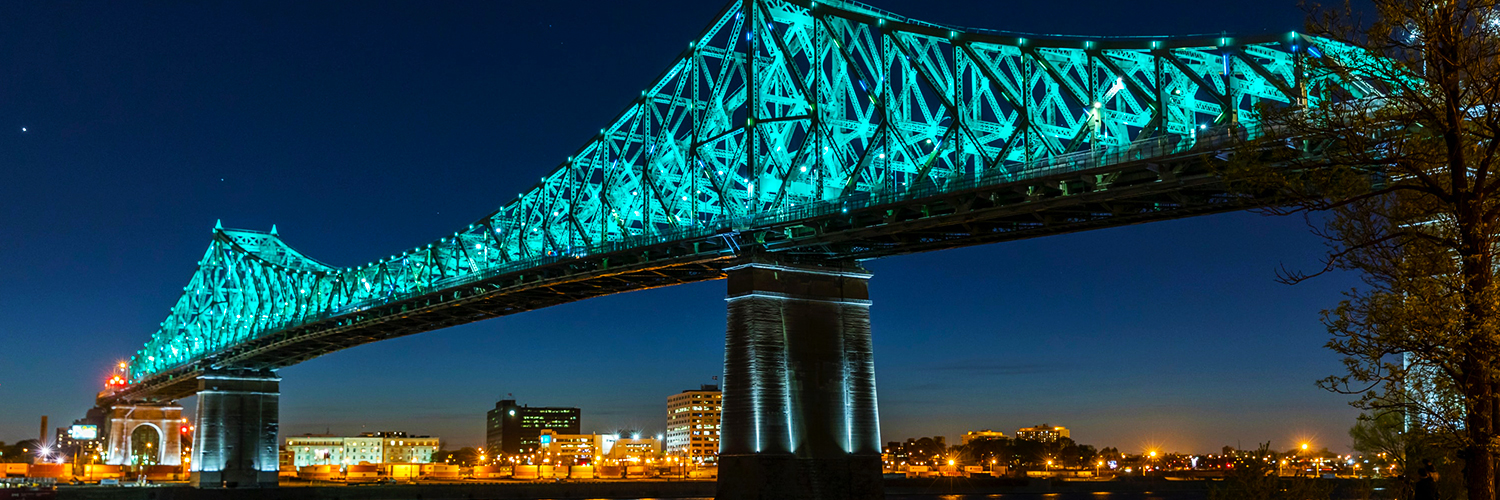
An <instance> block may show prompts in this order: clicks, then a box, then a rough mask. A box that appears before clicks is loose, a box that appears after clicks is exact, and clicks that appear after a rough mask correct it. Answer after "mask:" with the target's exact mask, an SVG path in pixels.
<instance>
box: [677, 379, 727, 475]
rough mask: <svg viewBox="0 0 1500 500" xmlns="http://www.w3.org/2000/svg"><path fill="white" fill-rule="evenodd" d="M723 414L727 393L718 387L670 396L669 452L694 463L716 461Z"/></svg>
mask: <svg viewBox="0 0 1500 500" xmlns="http://www.w3.org/2000/svg"><path fill="white" fill-rule="evenodd" d="M723 411H724V394H723V393H722V392H720V391H719V386H717V385H704V386H701V387H699V388H698V390H686V391H682V392H681V393H679V394H673V395H671V396H668V397H667V434H666V453H667V454H668V455H672V456H677V457H686V458H688V459H690V460H693V461H695V462H705V463H706V462H717V461H718V457H719V416H720V415H721V414H722V413H723Z"/></svg>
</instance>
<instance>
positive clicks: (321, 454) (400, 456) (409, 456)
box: [286, 432, 439, 467]
mask: <svg viewBox="0 0 1500 500" xmlns="http://www.w3.org/2000/svg"><path fill="white" fill-rule="evenodd" d="M438 447H439V440H438V438H435V437H431V436H412V435H408V434H407V433H405V432H365V433H361V434H360V435H358V436H351V437H341V436H333V435H328V434H323V435H317V434H308V435H303V436H296V437H289V438H286V452H287V453H288V454H289V455H291V462H292V465H293V466H295V467H304V466H308V465H340V466H342V465H360V464H392V463H394V464H425V463H432V454H433V453H437V451H438Z"/></svg>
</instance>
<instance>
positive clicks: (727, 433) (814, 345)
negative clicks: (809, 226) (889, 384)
mask: <svg viewBox="0 0 1500 500" xmlns="http://www.w3.org/2000/svg"><path fill="white" fill-rule="evenodd" d="M727 271H728V274H729V280H728V281H729V297H728V303H729V314H728V323H729V324H728V329H727V333H726V335H725V353H724V411H723V415H722V418H723V421H722V424H723V429H721V432H720V436H719V437H720V449H719V483H718V495H717V498H718V500H740V499H778V500H781V499H809V500H811V499H818V500H823V499H840V500H842V499H880V498H884V497H885V493H884V491H883V489H882V488H883V486H882V482H881V462H880V419H879V416H878V415H877V412H876V406H875V365H874V358H873V356H872V347H871V340H870V294H869V289H868V282H869V279H870V276H871V275H870V273H869V271H866V270H865V269H863V268H861V267H859V266H858V265H857V264H855V263H853V262H819V263H813V264H811V265H810V264H808V263H805V262H799V263H790V262H781V261H776V260H771V259H766V258H756V259H753V260H751V261H749V262H747V263H745V264H742V265H738V266H735V267H731V268H729V269H727Z"/></svg>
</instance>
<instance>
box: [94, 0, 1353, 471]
mask: <svg viewBox="0 0 1500 500" xmlns="http://www.w3.org/2000/svg"><path fill="white" fill-rule="evenodd" d="M1346 53H1348V49H1347V48H1346V47H1345V46H1344V45H1342V44H1339V43H1337V42H1333V41H1329V40H1324V39H1319V38H1314V37H1308V36H1305V35H1300V34H1297V33H1283V34H1277V35H1268V36H1255V37H1234V36H1223V35H1203V36H1181V37H1136V38H1112V37H1086V36H1043V35H1032V34H1023V33H1010V32H999V31H993V30H983V29H970V28H961V27H954V26H944V25H939V24H933V23H927V22H923V21H918V20H915V19H911V18H906V17H903V16H899V15H895V14H891V13H887V12H884V11H880V10H878V9H875V8H873V7H869V6H866V5H862V4H858V3H854V2H850V1H831V2H813V1H809V0H742V1H734V2H732V3H730V4H729V5H727V6H726V7H725V8H724V10H723V11H722V12H721V13H720V14H719V15H718V16H717V17H716V18H714V19H713V21H712V23H711V24H710V25H709V27H708V28H707V29H705V30H704V31H703V33H702V35H701V36H699V37H698V38H695V39H694V40H692V41H691V42H689V43H686V44H685V49H684V51H683V52H682V54H681V57H679V58H678V59H677V60H676V62H675V63H674V64H673V65H672V66H671V67H669V68H668V69H667V70H666V71H664V72H663V73H662V74H661V76H660V77H658V78H657V79H656V80H655V81H654V82H652V83H651V84H650V86H649V87H647V88H646V89H645V90H643V91H642V92H641V94H640V97H639V98H637V99H636V100H635V101H634V102H632V103H631V104H630V105H629V106H627V107H626V109H625V110H624V111H623V112H621V113H620V115H618V117H617V118H615V119H614V120H613V121H611V122H610V123H608V124H607V125H606V126H605V127H603V128H601V129H600V130H599V133H598V134H596V135H595V136H594V137H592V138H590V139H589V140H588V141H587V143H586V144H584V146H583V147H581V148H580V149H578V150H577V151H575V152H574V153H573V154H572V155H571V156H568V157H567V158H566V160H565V161H563V162H562V163H561V164H559V165H557V166H556V167H555V168H554V169H553V170H552V171H551V172H549V173H547V174H545V175H543V176H541V177H540V180H539V182H538V183H537V184H536V185H535V186H533V187H532V188H531V189H529V190H527V191H526V192H524V193H520V194H519V195H518V196H517V197H515V198H514V199H512V200H510V201H508V202H506V203H505V204H504V205H502V206H501V207H500V208H499V209H498V210H496V211H495V212H493V213H491V214H488V215H485V216H484V217H481V218H479V219H478V220H476V221H475V222H474V223H473V224H470V225H469V226H467V227H465V228H461V229H460V230H459V231H456V232H454V233H453V234H452V235H450V236H447V237H443V238H439V239H438V240H436V241H432V242H428V243H425V244H423V245H419V246H417V247H414V248H410V249H407V250H404V251H400V252H398V253H393V254H389V256H388V257H384V258H380V259H378V260H373V261H371V262H369V263H367V264H364V265H358V266H352V267H334V266H331V265H328V264H324V263H322V262H319V261H317V260H315V259H312V258H310V257H307V256H305V255H303V254H301V253H300V252H298V251H296V250H295V249H294V248H292V247H291V246H289V245H287V244H286V243H285V242H283V241H282V240H281V238H280V236H279V235H278V234H277V230H276V229H275V228H272V229H271V231H269V232H259V231H251V230H241V229H224V228H222V227H216V228H215V229H214V231H213V237H212V240H211V243H210V245H209V248H208V250H207V252H206V253H205V255H204V257H203V259H202V260H201V261H200V262H199V263H198V269H197V272H196V273H194V274H193V276H192V278H191V280H190V281H189V283H188V285H187V286H186V287H184V290H183V295H182V296H181V298H179V300H178V301H177V303H176V304H175V305H174V306H173V307H172V309H171V311H170V313H169V315H168V317H167V318H166V320H165V321H163V322H162V323H161V325H160V329H159V330H158V331H157V332H155V333H154V334H153V335H152V336H151V338H150V340H148V341H147V342H146V344H145V346H144V347H142V349H141V350H140V351H139V352H137V353H136V354H135V355H134V356H133V357H132V358H131V360H130V363H129V383H128V384H127V385H124V386H121V387H115V388H111V389H109V390H106V391H105V392H103V393H100V395H99V403H100V405H101V406H106V407H108V406H120V405H126V406H128V405H133V404H153V403H169V402H171V401H173V400H176V399H180V398H184V397H188V396H192V395H195V394H196V395H198V396H199V398H200V399H199V404H198V425H197V430H196V431H195V432H196V435H195V442H197V443H200V445H199V446H198V447H196V448H195V449H194V452H193V453H194V456H193V460H192V467H193V471H194V478H195V483H196V484H199V485H200V486H203V487H216V486H225V485H238V486H252V485H274V484H275V474H276V464H277V460H276V455H275V452H276V418H277V416H276V403H277V401H276V398H277V393H278V389H277V381H278V380H279V379H277V378H276V375H275V370H276V369H279V368H282V367H286V366H290V365H293V364H297V363H300V362H303V361H307V360H310V359H313V358H315V357H318V356H321V355H323V354H327V353H331V352H334V351H338V350H341V349H345V348H349V347H353V346H356V345H361V344H365V343H370V342H376V341H380V340H384V339H389V338H394V337H400V336H405V335H411V334H415V333H421V332H425V331H431V330H436V329H440V328H446V327H449V326H454V325H459V324H464V323H469V322H474V321H480V320H484V319H488V318H494V317H498V316H504V315H508V314H515V313H520V312H525V311H529V310H533V309H538V308H543V307H548V306H552V305H557V304H563V303H568V302H574V301H578V300H583V299H587V298H591V297H597V296H601V295H608V294H613V293H620V292H628V291H634V290H644V289H650V288H655V287H662V286H670V285H676V284H682V283H689V282H695V281H703V280H714V279H725V278H727V279H728V280H729V285H728V286H729V296H730V301H729V311H728V313H729V314H728V324H727V335H726V357H725V374H724V386H725V387H724V389H725V394H724V401H725V410H724V415H723V426H724V428H723V432H722V434H723V435H722V437H721V441H722V443H723V444H722V449H721V474H720V478H721V479H720V489H719V491H720V498H874V497H879V496H880V492H879V485H880V458H879V454H880V441H879V435H878V417H877V411H876V405H875V386H874V369H873V355H872V353H871V352H870V347H869V346H870V325H869V316H868V306H869V304H870V302H869V295H868V291H867V288H866V281H867V279H868V278H869V274H868V273H867V272H865V271H864V270H863V269H862V268H860V267H859V264H858V263H859V262H860V261H863V260H868V259H874V258H879V257H884V256H890V255H898V254H904V253H912V252H924V251H933V250H942V249H947V248H955V247H961V246H968V245H978V244H986V243H993V242H1000V241H1006V240H1013V239H1020V238H1031V237H1038V236H1045V235H1050V234H1058V233H1066V232H1072V231H1082V230H1088V229H1094V228H1100V227H1110V226H1119V225H1125V224H1135V223H1141V222H1149V221H1155V220H1164V219H1172V218H1179V217H1187V216H1193V215H1200V214H1207V213H1214V212H1221V211H1227V210H1236V209H1241V208H1243V207H1244V205H1243V204H1241V203H1239V202H1238V200H1237V199H1236V198H1235V197H1234V196H1232V195H1230V194H1229V193H1227V192H1226V190H1225V188H1224V186H1223V183H1222V181H1221V179H1220V178H1219V177H1218V176H1217V175H1216V169H1215V166H1216V164H1217V163H1219V162H1222V161H1224V160H1225V159H1226V158H1227V156H1226V155H1227V154H1229V153H1228V151H1229V150H1230V148H1231V147H1232V146H1233V145H1234V144H1235V143H1236V142H1237V141H1239V140H1241V139H1244V138H1246V137H1251V136H1257V135H1260V134H1262V131H1261V130H1260V128H1259V127H1258V126H1257V121H1256V116H1255V109H1256V108H1257V106H1259V105H1261V104H1272V105H1283V106H1318V105H1320V104H1321V103H1322V102H1323V101H1322V99H1321V98H1320V96H1322V95H1324V93H1325V92H1326V91H1327V90H1328V89H1332V88H1342V89H1343V90H1346V91H1350V92H1355V93H1356V94H1357V93H1358V92H1361V91H1365V90H1367V89H1360V88H1352V87H1351V86H1350V85H1346V84H1345V83H1343V82H1345V81H1348V79H1347V76H1348V75H1339V74H1333V73H1327V74H1324V73H1318V72H1314V71H1312V70H1311V68H1312V67H1314V66H1318V67H1324V66H1327V65H1310V64H1307V58H1337V57H1341V55H1342V54H1346ZM808 492H815V493H808Z"/></svg>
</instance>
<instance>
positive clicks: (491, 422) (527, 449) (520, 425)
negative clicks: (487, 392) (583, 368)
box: [484, 399, 581, 456]
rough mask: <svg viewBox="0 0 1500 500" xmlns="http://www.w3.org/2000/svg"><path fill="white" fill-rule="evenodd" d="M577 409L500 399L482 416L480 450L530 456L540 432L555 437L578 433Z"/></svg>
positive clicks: (537, 444)
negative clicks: (482, 433)
mask: <svg viewBox="0 0 1500 500" xmlns="http://www.w3.org/2000/svg"><path fill="white" fill-rule="evenodd" d="M580 413H581V412H580V411H579V410H578V409H577V408H561V407H531V406H518V405H516V400H514V399H502V400H500V402H498V403H495V409H493V410H490V411H489V412H488V413H487V414H486V417H487V418H486V420H485V430H484V449H485V450H486V451H488V452H489V453H492V454H494V456H501V455H502V454H503V455H520V454H525V453H533V452H535V451H537V450H538V449H539V448H540V445H541V442H540V439H539V437H540V436H541V432H542V430H543V429H551V430H552V431H554V432H556V433H557V434H578V433H579V431H578V427H579V421H580V419H581V418H580Z"/></svg>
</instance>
